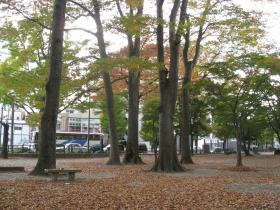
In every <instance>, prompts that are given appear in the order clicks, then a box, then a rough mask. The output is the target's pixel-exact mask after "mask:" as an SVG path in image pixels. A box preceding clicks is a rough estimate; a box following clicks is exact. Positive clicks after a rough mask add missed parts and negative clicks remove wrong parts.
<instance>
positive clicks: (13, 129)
mask: <svg viewBox="0 0 280 210" xmlns="http://www.w3.org/2000/svg"><path fill="white" fill-rule="evenodd" d="M14 131H15V104H12V116H11V152H13V151H14Z"/></svg>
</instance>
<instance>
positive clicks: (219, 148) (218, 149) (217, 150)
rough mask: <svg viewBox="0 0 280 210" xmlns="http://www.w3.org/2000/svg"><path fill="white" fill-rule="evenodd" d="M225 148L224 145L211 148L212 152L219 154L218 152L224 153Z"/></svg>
mask: <svg viewBox="0 0 280 210" xmlns="http://www.w3.org/2000/svg"><path fill="white" fill-rule="evenodd" d="M223 152H224V149H223V148H222V147H216V148H214V149H212V150H211V153H214V154H217V153H223Z"/></svg>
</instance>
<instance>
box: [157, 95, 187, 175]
mask: <svg viewBox="0 0 280 210" xmlns="http://www.w3.org/2000/svg"><path fill="white" fill-rule="evenodd" d="M171 100H172V99H170V98H169V100H167V98H166V97H165V100H164V101H165V105H162V106H161V111H160V114H159V120H160V126H159V127H160V131H159V139H160V141H159V156H158V158H157V161H156V162H155V165H154V166H153V168H152V170H154V171H162V172H174V171H184V169H183V167H182V166H181V165H180V163H179V161H178V158H177V155H176V144H175V142H176V140H175V138H174V133H173V118H172V116H173V115H172V114H170V108H171V107H170V106H169V105H170V104H172V103H171Z"/></svg>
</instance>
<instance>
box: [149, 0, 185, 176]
mask: <svg viewBox="0 0 280 210" xmlns="http://www.w3.org/2000/svg"><path fill="white" fill-rule="evenodd" d="M180 3H181V1H179V0H175V1H174V3H173V6H172V9H171V13H170V19H169V37H168V40H169V54H170V61H169V69H166V67H165V65H164V63H165V57H164V26H163V23H164V19H163V4H164V0H157V19H158V25H157V61H158V63H159V64H158V65H159V68H158V71H159V84H160V107H159V157H158V159H157V161H156V162H155V164H154V166H153V169H152V170H154V171H165V172H174V171H184V169H183V168H182V166H181V165H180V163H179V161H178V158H177V156H176V148H175V140H174V127H173V120H174V113H175V104H176V98H177V86H178V63H179V62H178V59H179V47H180V41H181V35H180V32H181V27H182V26H183V25H184V23H185V19H186V6H187V1H186V0H183V1H182V4H180ZM179 9H180V17H179V22H178V23H177V21H176V20H177V13H178V10H179Z"/></svg>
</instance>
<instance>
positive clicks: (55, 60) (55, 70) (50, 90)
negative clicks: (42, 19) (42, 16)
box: [30, 0, 66, 175]
mask: <svg viewBox="0 0 280 210" xmlns="http://www.w3.org/2000/svg"><path fill="white" fill-rule="evenodd" d="M65 9H66V0H56V1H55V3H54V12H53V24H52V36H51V52H50V68H49V77H48V81H47V84H46V100H45V108H44V112H43V115H42V118H41V124H40V134H39V139H40V140H39V148H40V149H39V158H38V162H37V164H36V166H35V168H34V170H33V171H32V172H31V173H30V174H32V175H44V174H45V173H44V169H50V168H55V167H56V149H55V147H56V146H55V145H56V122H57V113H58V108H59V92H60V83H61V72H62V59H63V31H64V24H65Z"/></svg>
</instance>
